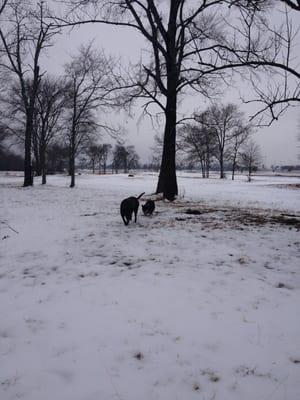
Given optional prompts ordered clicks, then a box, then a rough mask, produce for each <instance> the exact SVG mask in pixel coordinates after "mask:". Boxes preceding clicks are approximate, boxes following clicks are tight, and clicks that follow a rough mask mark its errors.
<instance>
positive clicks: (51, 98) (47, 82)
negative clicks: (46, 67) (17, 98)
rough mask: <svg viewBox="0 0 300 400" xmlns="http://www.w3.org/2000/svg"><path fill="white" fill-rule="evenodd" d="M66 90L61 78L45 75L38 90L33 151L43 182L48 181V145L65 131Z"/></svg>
mask: <svg viewBox="0 0 300 400" xmlns="http://www.w3.org/2000/svg"><path fill="white" fill-rule="evenodd" d="M64 90H65V85H64V84H63V82H62V80H61V79H55V78H50V77H46V76H45V77H43V78H42V80H41V83H40V85H39V88H38V92H37V99H36V103H35V112H34V130H33V151H34V154H35V160H36V172H40V174H41V175H42V184H45V183H46V170H47V163H46V154H47V147H48V146H49V144H50V143H51V142H52V141H53V140H54V139H55V137H56V136H57V135H59V134H60V135H61V133H62V131H63V127H62V119H61V117H62V114H63V111H64V106H65V95H64ZM37 167H39V169H40V171H38V168H37Z"/></svg>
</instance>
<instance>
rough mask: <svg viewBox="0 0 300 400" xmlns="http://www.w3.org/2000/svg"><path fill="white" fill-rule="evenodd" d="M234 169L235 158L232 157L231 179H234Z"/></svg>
mask: <svg viewBox="0 0 300 400" xmlns="http://www.w3.org/2000/svg"><path fill="white" fill-rule="evenodd" d="M235 169H236V158H235V157H234V159H233V161H232V175H231V179H232V180H233V181H234V174H235Z"/></svg>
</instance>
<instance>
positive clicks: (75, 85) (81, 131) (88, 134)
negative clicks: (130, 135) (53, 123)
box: [65, 44, 116, 187]
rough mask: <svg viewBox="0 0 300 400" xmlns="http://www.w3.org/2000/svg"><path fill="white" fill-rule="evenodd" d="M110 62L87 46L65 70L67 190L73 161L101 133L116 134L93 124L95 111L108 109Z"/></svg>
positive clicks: (72, 182)
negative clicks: (104, 131) (67, 150)
mask: <svg viewBox="0 0 300 400" xmlns="http://www.w3.org/2000/svg"><path fill="white" fill-rule="evenodd" d="M111 62H112V60H108V59H107V58H106V57H105V56H104V54H103V53H99V52H96V51H95V50H93V49H92V46H91V44H90V45H88V46H85V47H84V46H81V47H80V49H79V53H78V55H76V56H73V57H72V59H71V61H70V62H69V63H68V64H66V66H65V76H66V81H67V90H66V113H65V120H66V139H67V144H68V146H69V172H70V176H71V184H70V187H74V186H75V158H76V156H77V155H78V154H79V153H80V151H82V149H86V148H87V147H88V146H89V143H90V142H91V141H92V140H93V138H94V136H95V135H96V134H97V133H99V131H100V130H101V129H102V130H103V129H104V130H106V132H108V133H112V132H113V133H116V130H114V129H113V128H111V127H109V126H107V125H100V124H99V123H98V122H97V120H98V119H97V115H96V111H97V110H98V109H99V108H102V109H103V108H104V107H111V106H112V104H111V97H110V95H111V91H112V86H113V81H112V71H111Z"/></svg>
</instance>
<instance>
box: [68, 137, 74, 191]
mask: <svg viewBox="0 0 300 400" xmlns="http://www.w3.org/2000/svg"><path fill="white" fill-rule="evenodd" d="M69 157H70V160H69V168H70V176H71V184H70V187H71V188H73V187H74V186H75V131H73V132H72V136H71V143H70V156H69Z"/></svg>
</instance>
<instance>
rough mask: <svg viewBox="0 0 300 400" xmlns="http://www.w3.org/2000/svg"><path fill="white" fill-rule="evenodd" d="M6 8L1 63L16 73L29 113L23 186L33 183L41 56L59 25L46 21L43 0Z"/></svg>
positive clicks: (0, 32)
mask: <svg viewBox="0 0 300 400" xmlns="http://www.w3.org/2000/svg"><path fill="white" fill-rule="evenodd" d="M4 3H5V2H4ZM4 3H3V4H4ZM3 10H4V11H3V12H2V14H3V15H4V14H5V19H6V23H5V24H1V25H0V40H1V42H2V46H3V49H4V52H5V56H6V61H5V62H3V63H2V67H4V68H7V69H8V70H9V71H11V72H12V74H14V75H15V76H16V77H17V81H18V85H19V87H20V93H21V98H22V101H23V107H24V110H25V117H26V120H25V121H26V122H25V134H24V137H25V140H24V144H25V146H24V147H25V157H24V186H31V185H33V172H32V162H31V150H32V134H33V119H34V110H35V102H36V97H37V92H38V88H39V84H40V79H41V76H42V73H41V71H40V66H39V62H40V56H41V54H42V52H43V51H44V50H45V48H46V47H49V45H50V44H51V39H52V38H53V36H54V35H55V34H56V33H57V32H58V29H57V27H56V28H55V29H54V27H53V24H52V23H51V22H47V21H46V16H47V17H48V16H49V13H50V11H49V9H48V8H47V7H46V5H45V3H44V2H43V1H41V2H38V3H37V4H35V5H29V4H28V3H27V2H25V1H19V2H10V1H8V2H7V4H6V7H5V9H3ZM1 17H2V16H1ZM28 80H29V81H30V82H31V84H30V85H28V84H27V82H28Z"/></svg>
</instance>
